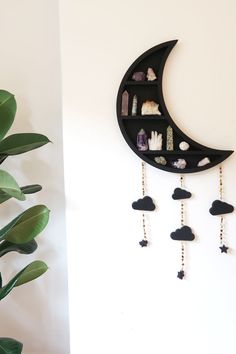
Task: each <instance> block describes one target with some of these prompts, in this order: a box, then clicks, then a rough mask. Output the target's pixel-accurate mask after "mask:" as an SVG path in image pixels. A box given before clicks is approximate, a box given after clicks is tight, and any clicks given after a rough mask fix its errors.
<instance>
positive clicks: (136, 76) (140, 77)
mask: <svg viewBox="0 0 236 354" xmlns="http://www.w3.org/2000/svg"><path fill="white" fill-rule="evenodd" d="M145 79H146V75H145V73H144V72H142V71H137V72H135V73H134V74H133V76H132V80H134V81H145Z"/></svg>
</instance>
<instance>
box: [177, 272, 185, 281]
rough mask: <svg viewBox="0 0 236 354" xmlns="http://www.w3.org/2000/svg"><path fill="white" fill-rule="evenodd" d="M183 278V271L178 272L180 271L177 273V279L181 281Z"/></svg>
mask: <svg viewBox="0 0 236 354" xmlns="http://www.w3.org/2000/svg"><path fill="white" fill-rule="evenodd" d="M183 277H184V271H183V270H180V271H179V272H178V274H177V278H179V279H183Z"/></svg>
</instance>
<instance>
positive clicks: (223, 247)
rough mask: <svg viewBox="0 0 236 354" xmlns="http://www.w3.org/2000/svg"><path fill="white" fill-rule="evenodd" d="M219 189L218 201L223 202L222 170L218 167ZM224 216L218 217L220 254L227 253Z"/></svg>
mask: <svg viewBox="0 0 236 354" xmlns="http://www.w3.org/2000/svg"><path fill="white" fill-rule="evenodd" d="M219 182H220V183H219V184H220V185H219V187H220V201H221V202H222V201H223V169H222V166H220V167H219ZM224 222H225V220H224V216H223V215H221V216H220V250H221V253H227V251H228V249H229V248H228V247H227V246H226V240H225V237H224V226H225V225H224Z"/></svg>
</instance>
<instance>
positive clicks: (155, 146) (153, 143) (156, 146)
mask: <svg viewBox="0 0 236 354" xmlns="http://www.w3.org/2000/svg"><path fill="white" fill-rule="evenodd" d="M148 146H149V150H161V149H162V134H158V132H157V131H152V132H151V139H148Z"/></svg>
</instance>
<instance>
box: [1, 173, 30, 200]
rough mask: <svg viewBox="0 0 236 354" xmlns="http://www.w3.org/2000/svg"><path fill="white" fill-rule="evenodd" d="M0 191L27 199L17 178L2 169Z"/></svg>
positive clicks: (20, 198)
mask: <svg viewBox="0 0 236 354" xmlns="http://www.w3.org/2000/svg"><path fill="white" fill-rule="evenodd" d="M0 192H1V193H5V194H7V195H8V196H9V197H14V198H16V199H18V200H25V195H24V193H23V192H22V191H21V189H20V187H19V186H18V184H17V182H16V180H15V179H14V178H13V177H12V176H11V175H10V174H9V173H8V172H6V171H4V170H0Z"/></svg>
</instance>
